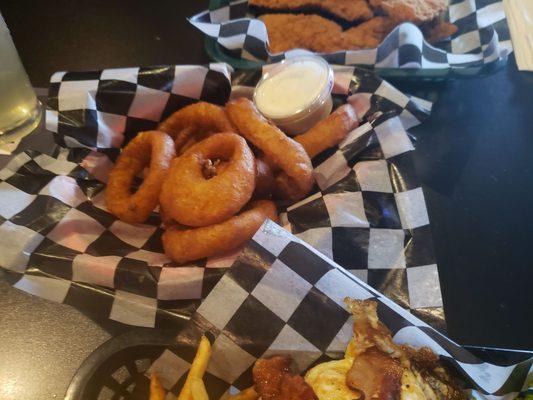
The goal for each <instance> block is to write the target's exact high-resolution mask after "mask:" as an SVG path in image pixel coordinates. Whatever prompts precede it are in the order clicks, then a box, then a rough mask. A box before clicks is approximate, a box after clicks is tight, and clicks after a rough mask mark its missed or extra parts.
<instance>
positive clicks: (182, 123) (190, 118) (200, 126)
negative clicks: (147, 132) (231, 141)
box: [158, 101, 234, 153]
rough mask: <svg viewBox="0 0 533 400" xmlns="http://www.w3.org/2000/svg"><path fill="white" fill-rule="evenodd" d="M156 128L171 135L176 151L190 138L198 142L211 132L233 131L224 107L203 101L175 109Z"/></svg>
mask: <svg viewBox="0 0 533 400" xmlns="http://www.w3.org/2000/svg"><path fill="white" fill-rule="evenodd" d="M158 129H159V130H160V131H163V132H166V133H168V134H169V135H170V136H172V138H173V139H174V143H175V145H176V151H177V152H178V153H179V152H180V151H181V149H182V147H183V146H185V144H186V143H187V142H188V141H189V140H190V139H194V140H195V141H197V142H199V141H201V140H202V139H205V138H206V137H207V136H209V135H210V134H212V133H216V132H232V131H234V129H233V126H232V125H231V123H230V121H229V119H228V117H227V115H226V112H225V111H224V109H223V108H222V107H219V106H217V105H214V104H211V103H206V102H204V101H200V102H198V103H194V104H191V105H189V106H186V107H184V108H182V109H181V110H178V111H176V112H175V113H174V114H172V115H171V116H170V117H168V118H167V119H165V120H164V121H163V122H161V123H160V124H159V127H158Z"/></svg>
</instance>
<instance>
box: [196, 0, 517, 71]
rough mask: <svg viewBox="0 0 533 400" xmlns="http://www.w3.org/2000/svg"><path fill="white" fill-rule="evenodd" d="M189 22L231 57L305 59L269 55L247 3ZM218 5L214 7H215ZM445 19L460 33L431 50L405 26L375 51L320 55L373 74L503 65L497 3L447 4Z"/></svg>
mask: <svg viewBox="0 0 533 400" xmlns="http://www.w3.org/2000/svg"><path fill="white" fill-rule="evenodd" d="M218 3H221V5H220V6H218V7H216V8H213V9H210V10H206V11H203V12H201V13H199V14H197V15H195V16H193V17H191V18H190V19H189V21H190V22H191V23H192V24H193V25H194V26H195V27H196V28H198V29H199V30H200V31H202V32H203V33H204V34H206V35H208V36H210V37H212V38H214V39H215V40H216V41H217V43H218V44H219V45H221V46H222V47H223V48H224V49H225V51H227V52H228V53H229V54H231V55H232V56H233V57H237V58H243V59H246V60H252V61H265V62H277V61H280V60H282V59H284V58H290V57H294V56H297V55H300V54H302V52H303V53H309V52H307V51H303V50H298V49H297V50H290V51H287V52H285V53H277V54H272V53H270V52H269V51H268V34H267V30H266V27H265V24H264V23H263V22H262V21H260V20H258V19H254V18H253V16H252V15H250V14H249V13H248V2H247V1H246V0H229V1H228V0H226V1H221V2H218ZM218 3H217V4H218ZM445 19H446V20H447V21H449V22H452V23H454V24H455V25H456V26H457V27H458V32H457V33H456V34H455V35H454V36H453V37H452V38H451V39H448V40H447V41H444V42H442V43H440V44H439V46H438V47H435V46H432V45H431V44H429V43H428V42H426V41H425V40H424V37H423V34H422V32H421V31H420V29H419V28H418V27H417V26H415V25H413V24H411V23H403V24H401V25H399V26H398V27H396V28H395V29H394V30H393V31H392V32H391V33H390V34H389V35H388V36H387V37H386V38H385V39H384V40H383V42H381V43H380V45H379V46H378V47H377V48H374V49H362V50H345V51H337V52H333V53H323V54H321V56H323V57H324V58H326V59H327V60H328V61H329V62H330V63H333V64H339V65H369V66H374V67H375V68H425V69H448V68H451V69H459V68H465V67H469V68H473V67H481V66H483V65H485V64H488V63H492V62H494V61H497V60H502V59H505V58H506V57H507V55H508V54H509V53H510V52H511V51H512V45H511V37H510V34H509V29H508V26H507V22H506V19H505V14H504V10H503V2H502V1H499V0H451V1H450V6H449V9H448V12H447V13H446V15H445Z"/></svg>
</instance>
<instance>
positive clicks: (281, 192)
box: [226, 97, 314, 201]
mask: <svg viewBox="0 0 533 400" xmlns="http://www.w3.org/2000/svg"><path fill="white" fill-rule="evenodd" d="M226 112H227V114H228V117H229V119H230V120H231V122H232V123H233V124H234V125H235V127H236V128H237V130H238V131H239V133H240V134H241V135H243V136H244V137H245V138H246V139H247V140H249V141H250V142H251V143H252V144H253V145H254V146H256V147H257V148H258V149H259V150H261V151H262V152H263V153H264V154H265V157H266V159H267V160H268V161H269V162H271V163H273V164H274V165H275V166H277V167H279V168H280V169H281V170H282V171H281V173H279V174H278V175H277V176H276V178H275V180H276V188H275V189H276V194H277V195H278V196H279V197H280V198H282V199H286V200H291V201H296V200H300V199H302V198H303V197H305V196H306V195H307V194H308V193H309V192H310V191H311V189H312V187H313V182H314V180H313V167H312V165H311V160H310V158H309V156H308V155H307V153H306V152H305V150H304V148H303V147H302V145H301V144H299V143H297V142H295V141H294V140H292V139H290V138H289V137H287V136H286V135H285V134H284V133H283V132H282V131H280V130H279V129H278V128H277V127H276V126H274V125H271V124H270V123H268V121H267V120H266V119H265V118H264V117H263V116H262V115H261V114H260V113H259V111H257V109H256V108H255V105H254V104H253V103H252V102H251V101H250V100H248V99H246V98H244V97H240V98H237V99H235V100H231V101H230V102H228V103H227V104H226Z"/></svg>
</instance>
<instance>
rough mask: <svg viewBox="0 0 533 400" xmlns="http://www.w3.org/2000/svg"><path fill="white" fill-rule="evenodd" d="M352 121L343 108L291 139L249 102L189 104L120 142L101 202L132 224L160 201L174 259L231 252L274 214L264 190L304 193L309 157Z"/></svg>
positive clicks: (284, 195)
mask: <svg viewBox="0 0 533 400" xmlns="http://www.w3.org/2000/svg"><path fill="white" fill-rule="evenodd" d="M357 125H358V120H357V115H356V113H355V112H354V110H353V107H352V106H350V105H345V106H341V107H339V108H338V109H337V110H336V111H335V112H333V113H332V114H331V115H330V116H329V117H327V118H326V119H325V120H323V121H322V122H320V123H319V124H317V125H316V126H315V127H313V128H312V129H310V130H309V131H308V132H306V133H304V134H302V135H300V136H297V137H296V138H295V139H291V138H289V137H287V136H286V135H285V134H284V133H283V132H282V131H281V130H279V129H278V128H277V127H276V126H274V125H272V124H270V123H269V122H268V121H267V120H266V119H265V118H264V117H263V116H261V114H259V112H258V111H257V109H256V108H255V106H254V104H253V103H252V102H251V101H250V100H248V99H245V98H238V99H235V100H232V101H230V102H229V103H228V104H227V105H226V107H225V108H222V107H219V106H216V105H214V104H209V103H205V102H198V103H195V104H193V105H190V106H187V107H185V108H183V109H181V110H179V111H177V112H176V113H174V114H172V115H171V116H170V117H169V118H167V119H166V120H165V121H163V122H162V123H161V124H160V125H159V128H158V129H159V131H149V132H141V133H139V134H138V135H137V136H136V137H135V138H134V139H133V140H132V141H131V142H130V143H129V144H128V145H127V146H126V147H125V148H124V150H123V152H122V154H121V155H120V157H119V158H118V160H117V162H116V164H115V166H114V168H113V170H112V172H111V174H110V176H109V182H108V187H107V192H106V203H107V207H108V209H109V211H110V212H111V213H113V214H114V215H115V216H117V217H118V218H119V219H121V220H124V221H126V222H131V223H141V222H144V221H146V219H147V218H148V217H149V216H150V213H151V212H152V211H153V210H154V209H155V208H156V207H157V206H158V205H159V211H160V216H161V219H162V223H163V227H164V228H165V232H164V233H163V235H162V241H163V247H164V249H165V252H166V253H167V255H168V256H169V257H170V258H171V259H172V260H174V261H176V262H178V263H184V262H188V261H193V260H197V259H201V258H205V257H210V256H214V255H217V254H220V253H223V252H226V251H230V250H233V249H235V248H237V247H239V246H241V245H243V244H244V243H245V242H246V241H247V240H249V239H250V238H251V237H252V236H253V234H254V233H255V232H256V231H257V229H259V227H260V226H261V224H262V223H263V222H264V221H265V219H267V218H270V219H272V220H277V212H276V206H275V204H274V203H273V202H272V201H271V200H269V199H270V197H271V196H275V197H277V198H278V199H280V200H283V201H290V202H294V201H297V200H300V199H302V198H303V197H305V196H306V195H308V194H309V192H310V191H311V189H312V187H313V184H314V180H313V175H312V165H311V159H310V157H314V156H315V155H317V154H318V153H320V152H322V151H323V150H325V149H327V148H329V147H331V146H334V145H336V144H338V143H339V142H340V141H342V140H343V139H344V138H345V137H346V136H347V135H348V133H349V132H350V131H351V130H353V129H354V128H355V127H357ZM251 147H252V148H253V150H252V148H251ZM254 152H255V153H256V154H254ZM144 169H147V173H146V174H145V178H144V181H143V183H142V184H141V186H140V188H139V189H138V190H137V192H135V193H133V194H132V192H131V190H130V189H131V185H132V183H133V180H134V178H135V176H137V175H138V174H139V173H140V172H141V171H143V170H144Z"/></svg>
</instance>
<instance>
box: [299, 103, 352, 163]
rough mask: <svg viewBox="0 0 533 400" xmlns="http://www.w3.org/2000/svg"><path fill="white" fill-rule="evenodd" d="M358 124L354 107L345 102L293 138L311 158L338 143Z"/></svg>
mask: <svg viewBox="0 0 533 400" xmlns="http://www.w3.org/2000/svg"><path fill="white" fill-rule="evenodd" d="M358 125H359V120H358V119H357V113H356V112H355V110H354V108H353V107H352V105H350V104H345V105H343V106H340V107H339V108H337V109H336V110H335V111H334V112H332V113H331V114H330V115H329V116H328V117H327V118H326V119H324V120H322V121H320V122H319V123H318V124H316V125H315V126H313V127H312V128H311V129H309V130H308V131H307V132H305V133H303V134H301V135H298V136H296V137H295V138H294V140H296V141H297V142H298V143H300V144H301V145H302V146H303V148H304V149H305V151H306V152H307V154H308V155H309V157H311V158H313V157H314V156H316V155H317V154H319V153H322V152H323V151H324V150H326V149H328V148H330V147H333V146H336V145H337V144H339V143H340V142H341V141H342V140H343V139H344V138H345V137H346V136H347V135H348V133H350V132H351V131H352V130H354V129H355V128H357V126H358Z"/></svg>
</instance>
